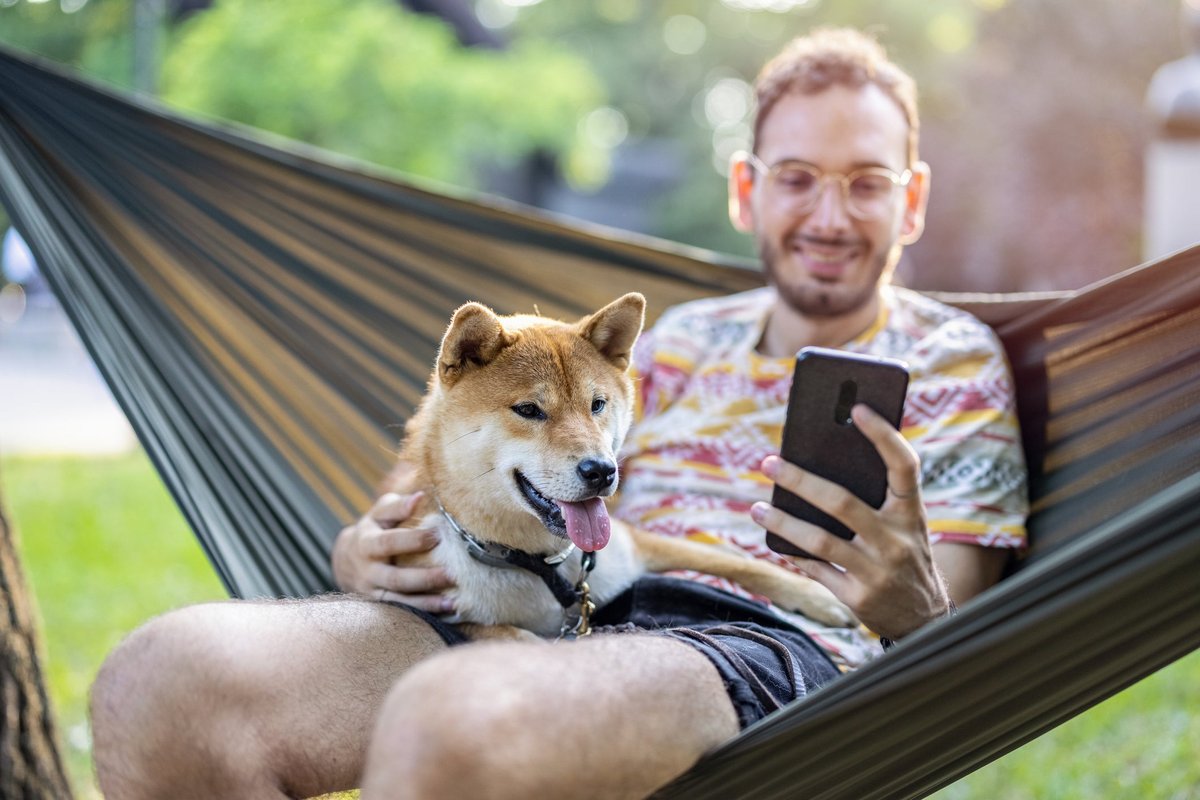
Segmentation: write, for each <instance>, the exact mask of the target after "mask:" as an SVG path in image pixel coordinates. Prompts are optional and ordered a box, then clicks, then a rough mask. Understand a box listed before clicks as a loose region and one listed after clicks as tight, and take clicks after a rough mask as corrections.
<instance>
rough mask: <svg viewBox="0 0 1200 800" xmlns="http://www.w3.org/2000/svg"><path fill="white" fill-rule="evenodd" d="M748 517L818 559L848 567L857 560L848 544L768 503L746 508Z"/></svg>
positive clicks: (855, 551) (857, 556) (856, 552)
mask: <svg viewBox="0 0 1200 800" xmlns="http://www.w3.org/2000/svg"><path fill="white" fill-rule="evenodd" d="M750 516H751V517H752V518H753V519H754V521H755V522H757V523H758V524H759V525H762V526H763V527H764V528H766V529H767V530H769V531H770V532H771V533H774V534H777V535H778V536H781V537H782V538H784V539H786V540H787V541H789V542H791V543H792V544H794V545H796V547H799V548H800V549H801V550H803V551H804V552H806V553H810V554H812V555H813V556H816V557H817V558H819V559H824V560H825V561H832V562H833V563H835V564H841V565H842V566H844V567H848V568H849V567H851V566H853V565H855V564H857V562H858V560H859V555H858V551H857V550H856V549H855V548H854V546H853V545H851V543H850V542H847V541H846V540H845V539H842V538H840V537H838V536H834V535H833V534H832V533H830V532H829V531H827V530H825V529H824V528H821V527H819V526H817V525H813V524H812V523H810V522H805V521H804V520H801V519H796V518H795V517H793V516H792V515H791V514H789V513H787V512H786V511H782V510H780V509H778V508H776V507H775V506H773V505H771V504H770V503H764V502H761V501H760V502H757V503H755V504H754V505H752V506H750Z"/></svg>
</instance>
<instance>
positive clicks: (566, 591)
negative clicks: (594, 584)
mask: <svg viewBox="0 0 1200 800" xmlns="http://www.w3.org/2000/svg"><path fill="white" fill-rule="evenodd" d="M433 499H434V502H436V503H437V506H438V511H440V512H441V513H442V516H443V517H445V518H446V521H447V522H448V523H450V527H451V528H453V529H454V531H455V532H456V533H457V534H458V535H459V537H460V538H461V539H462V540H463V543H464V544H465V545H466V547H467V553H469V554H470V556H471V558H473V559H475V560H476V561H478V562H479V563H481V564H486V565H487V566H489V567H500V568H501V569H523V570H525V571H526V572H532V573H533V574H534V575H536V576H538V577H539V578H541V579H542V583H544V584H546V588H547V589H549V590H550V593H551V594H553V595H554V599H555V600H557V601H558V604H559V605H561V606H562V607H563V608H564V609H567V608H570V607H571V606H573V605H575V604H576V603H578V602H579V599H580V595H579V591H578V590H577V589H576V587H574V586H572V585H571V582H570V581H568V580H567V579H566V578H564V577H563V575H562V573H560V572H559V571H558V566H559V565H560V564H562V563H563V562H564V561H566V560H567V557H568V556H570V555H571V553H573V552H575V544H574V542H571V543H568V544H567V546H566V547H564V548H563V549H562V550H559V551H558V552H557V553H551V554H550V555H547V556H540V555H534V554H533V553H528V552H526V551H524V550H519V549H517V548H515V547H506V546H505V545H502V544H496V543H495V542H485V541H483V540H482V539H479V538H478V537H476V536H474V535H472V534H471V533H470V532H468V531H467V529H466V528H464V527H463V526H462V525H460V524H459V523H458V520H456V519H455V518H454V517H453V516H451V514H450V512H449V511H447V510H446V507H445V506H443V505H442V501H441V498H439V497H437V496H436V495H435V496H434V498H433ZM595 561H596V556H595V554H594V553H584V554H583V562H582V567H583V570H584V572H583V575H581V576H580V582H582V581H583V580H584V579H585V578H586V577H587V573H588V572H590V571H591V569H592V566H593V565H594V564H595Z"/></svg>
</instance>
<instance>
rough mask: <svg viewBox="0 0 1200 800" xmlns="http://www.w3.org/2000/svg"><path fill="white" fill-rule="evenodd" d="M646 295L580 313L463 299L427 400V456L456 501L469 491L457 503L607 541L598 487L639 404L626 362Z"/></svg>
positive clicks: (609, 480) (502, 521) (594, 542)
mask: <svg viewBox="0 0 1200 800" xmlns="http://www.w3.org/2000/svg"><path fill="white" fill-rule="evenodd" d="M645 307H646V301H645V298H644V297H642V295H640V294H636V293H634V294H627V295H625V296H624V297H621V298H620V299H618V300H615V301H614V302H612V303H610V304H608V305H607V306H605V307H604V308H602V309H600V310H599V311H597V312H596V313H594V314H591V315H589V316H587V317H584V318H583V319H582V320H580V321H579V322H577V323H574V324H570V323H564V322H558V321H555V320H550V319H545V318H542V317H538V316H532V315H524V314H520V315H514V316H508V317H501V316H498V315H496V314H495V313H494V312H493V311H492V310H491V309H489V308H487V307H486V306H483V305H480V304H479V303H467V304H466V305H464V306H462V307H461V308H459V309H458V310H457V311H456V312H455V313H454V318H453V319H452V320H451V322H450V327H449V329H448V330H447V331H446V335H445V337H444V338H443V339H442V345H441V349H440V350H439V352H438V360H437V366H436V369H435V371H434V376H433V378H432V380H431V386H430V395H429V398H428V399H427V401H426V403H425V406H424V407H423V408H422V424H423V425H431V424H432V427H433V429H434V430H436V431H437V433H436V434H435V436H434V438H433V439H432V440H431V441H429V442H428V443H427V444H428V447H429V448H430V449H429V453H430V456H429V458H430V460H432V461H434V462H435V463H434V464H431V465H430V466H431V467H433V468H434V470H435V471H436V473H437V474H436V475H434V476H432V477H433V479H434V480H435V483H436V485H437V487H438V490H439V492H442V493H444V494H445V495H446V502H447V504H448V505H450V504H451V501H450V500H449V498H450V497H458V498H460V500H461V498H464V497H469V498H470V501H469V502H468V503H464V502H461V501H460V502H453V505H454V506H456V507H458V508H459V509H461V508H463V506H464V505H466V506H468V507H471V508H479V507H480V506H481V505H482V506H483V508H484V509H486V511H487V515H488V516H489V520H490V521H491V524H493V525H498V526H504V525H506V524H508V522H507V521H510V520H512V519H513V517H514V516H519V517H520V518H521V519H522V520H524V522H523V523H521V524H519V525H517V527H518V528H524V529H526V530H527V529H529V528H530V526H531V525H532V526H533V527H534V528H535V529H537V530H541V531H542V533H543V534H544V533H545V532H546V531H549V533H551V534H553V535H555V536H566V537H569V538H570V539H571V540H572V541H573V542H575V544H576V545H578V546H579V547H580V548H581V549H583V550H587V551H593V550H599V549H600V548H602V547H604V545H605V544H607V543H608V538H609V520H608V514H607V512H606V510H605V507H604V501H603V500H602V499H601V498H603V497H607V496H608V495H611V494H612V493H613V492H614V491H616V488H617V451H618V450H619V449H620V447H621V442H622V441H623V440H624V438H625V434H626V432H627V431H628V429H629V423H630V420H631V419H632V407H633V399H632V398H633V391H632V387H631V384H630V380H629V377H628V376H627V375H626V370H627V368H628V366H629V359H630V351H631V350H632V348H633V345H634V342H635V341H636V340H637V337H638V334H639V333H640V332H641V329H642V322H643V319H644V316H645ZM480 513H483V512H480ZM478 516H479V514H476V517H478ZM531 518H532V519H531ZM535 520H536V522H535ZM537 523H540V526H538V525H537ZM484 524H488V523H484ZM509 543H510V544H517V543H516V542H509Z"/></svg>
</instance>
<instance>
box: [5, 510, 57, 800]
mask: <svg viewBox="0 0 1200 800" xmlns="http://www.w3.org/2000/svg"><path fill="white" fill-rule="evenodd" d="M70 797H71V790H70V785H69V784H68V782H67V776H66V773H65V772H64V771H63V764H62V759H61V758H60V757H59V754H58V747H57V746H56V744H55V736H54V720H53V718H52V716H51V709H50V703H49V701H48V699H47V697H46V689H45V686H44V685H43V683H42V672H41V666H40V665H39V663H38V652H37V638H36V636H35V629H34V624H33V613H32V608H31V606H30V602H29V597H28V594H27V591H26V588H25V580H24V578H23V577H22V575H21V568H20V564H19V562H18V561H17V551H16V543H15V542H14V537H13V533H12V531H11V530H10V528H9V526H8V520H7V519H6V518H5V516H4V509H3V507H0V800H56V799H57V798H70Z"/></svg>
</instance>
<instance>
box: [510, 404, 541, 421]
mask: <svg viewBox="0 0 1200 800" xmlns="http://www.w3.org/2000/svg"><path fill="white" fill-rule="evenodd" d="M512 410H513V411H515V412H517V416H518V417H524V418H525V419H545V418H546V412H545V411H542V410H541V409H540V408H538V406H537V403H517V404H516V405H515V406H513V407H512Z"/></svg>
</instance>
